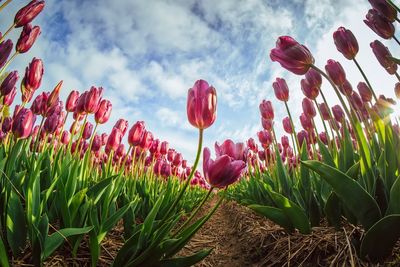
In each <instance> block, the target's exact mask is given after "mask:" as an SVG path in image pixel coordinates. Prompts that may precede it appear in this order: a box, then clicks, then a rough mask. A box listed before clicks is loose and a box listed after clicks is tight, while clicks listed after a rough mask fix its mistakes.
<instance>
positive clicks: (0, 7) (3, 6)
mask: <svg viewBox="0 0 400 267" xmlns="http://www.w3.org/2000/svg"><path fill="white" fill-rule="evenodd" d="M11 1H12V0H7V1H5V2H4V3H3V4H2V5H1V6H0V11H2V10H3V9H4V8H5V7H6V6H7V5H8V4H9V3H10V2H11Z"/></svg>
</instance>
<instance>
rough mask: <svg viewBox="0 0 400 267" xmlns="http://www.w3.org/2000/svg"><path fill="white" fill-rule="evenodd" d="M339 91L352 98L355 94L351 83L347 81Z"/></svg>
mask: <svg viewBox="0 0 400 267" xmlns="http://www.w3.org/2000/svg"><path fill="white" fill-rule="evenodd" d="M338 89H339V91H340V92H341V93H342V94H344V95H345V96H348V97H350V96H351V94H352V93H353V87H352V86H351V83H350V82H349V81H348V80H347V79H346V81H345V82H344V83H343V84H342V85H339V86H338Z"/></svg>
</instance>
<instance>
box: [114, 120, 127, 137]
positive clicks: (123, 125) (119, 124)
mask: <svg viewBox="0 0 400 267" xmlns="http://www.w3.org/2000/svg"><path fill="white" fill-rule="evenodd" d="M128 125H129V123H128V121H127V120H124V119H119V120H118V121H117V122H116V123H115V125H114V127H115V128H118V129H119V130H120V131H121V133H122V135H125V133H126V130H128Z"/></svg>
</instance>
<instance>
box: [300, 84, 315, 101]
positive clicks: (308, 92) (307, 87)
mask: <svg viewBox="0 0 400 267" xmlns="http://www.w3.org/2000/svg"><path fill="white" fill-rule="evenodd" d="M300 84H301V91H302V92H303V94H304V95H305V96H306V97H308V98H309V99H312V100H315V99H316V98H317V96H318V95H319V87H317V86H312V85H311V84H310V83H309V82H308V81H307V80H306V79H302V80H301V81H300Z"/></svg>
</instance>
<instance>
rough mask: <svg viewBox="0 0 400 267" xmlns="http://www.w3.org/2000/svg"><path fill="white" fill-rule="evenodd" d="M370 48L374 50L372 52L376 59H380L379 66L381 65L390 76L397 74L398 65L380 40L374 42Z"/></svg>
mask: <svg viewBox="0 0 400 267" xmlns="http://www.w3.org/2000/svg"><path fill="white" fill-rule="evenodd" d="M370 46H371V48H372V52H374V54H375V57H376V58H377V59H378V61H379V64H381V66H382V67H383V68H384V69H385V70H386V71H387V72H388V73H389V74H392V75H393V74H395V73H396V71H397V64H396V63H395V62H393V60H392V59H390V57H391V56H392V54H391V53H390V51H389V49H388V48H387V47H386V46H385V45H384V44H382V43H381V42H380V41H378V40H375V41H374V42H372V43H371V44H370Z"/></svg>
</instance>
